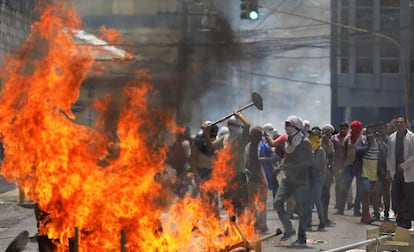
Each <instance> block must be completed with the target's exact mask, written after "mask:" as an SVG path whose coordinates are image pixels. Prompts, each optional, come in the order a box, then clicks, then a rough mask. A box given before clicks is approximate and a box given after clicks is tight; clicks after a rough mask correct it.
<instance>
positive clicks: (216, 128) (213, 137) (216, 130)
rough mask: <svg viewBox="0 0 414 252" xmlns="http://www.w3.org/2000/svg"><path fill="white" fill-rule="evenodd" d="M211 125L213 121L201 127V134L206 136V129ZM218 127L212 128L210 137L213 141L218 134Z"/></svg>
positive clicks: (206, 122)
mask: <svg viewBox="0 0 414 252" xmlns="http://www.w3.org/2000/svg"><path fill="white" fill-rule="evenodd" d="M209 124H211V121H205V122H203V124H202V125H201V132H202V133H203V134H204V128H205V127H207V126H208V125H209ZM218 130H219V129H218V126H217V125H216V124H214V125H211V126H210V137H211V139H215V138H216V137H217V133H218Z"/></svg>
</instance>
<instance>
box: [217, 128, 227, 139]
mask: <svg viewBox="0 0 414 252" xmlns="http://www.w3.org/2000/svg"><path fill="white" fill-rule="evenodd" d="M227 134H229V128H228V127H227V126H221V127H220V129H219V131H218V136H219V137H221V136H224V135H227Z"/></svg>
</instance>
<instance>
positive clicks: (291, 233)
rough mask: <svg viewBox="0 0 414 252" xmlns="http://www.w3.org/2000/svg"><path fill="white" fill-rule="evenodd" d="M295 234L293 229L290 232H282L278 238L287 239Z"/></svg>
mask: <svg viewBox="0 0 414 252" xmlns="http://www.w3.org/2000/svg"><path fill="white" fill-rule="evenodd" d="M295 234H296V231H295V230H293V231H292V232H284V233H283V235H282V237H281V238H280V241H281V242H283V241H287V240H289V239H290V237H292V236H294V235H295Z"/></svg>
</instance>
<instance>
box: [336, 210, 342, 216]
mask: <svg viewBox="0 0 414 252" xmlns="http://www.w3.org/2000/svg"><path fill="white" fill-rule="evenodd" d="M334 214H335V215H344V210H338V211H336V213H334Z"/></svg>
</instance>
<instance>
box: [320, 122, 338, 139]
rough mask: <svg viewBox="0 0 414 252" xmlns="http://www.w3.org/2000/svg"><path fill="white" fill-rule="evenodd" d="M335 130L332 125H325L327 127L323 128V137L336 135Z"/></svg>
mask: <svg viewBox="0 0 414 252" xmlns="http://www.w3.org/2000/svg"><path fill="white" fill-rule="evenodd" d="M334 131H335V128H334V127H333V126H332V125H331V124H329V123H328V124H325V126H323V128H322V135H326V136H327V137H329V138H330V137H331V136H332V134H333V133H334Z"/></svg>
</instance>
